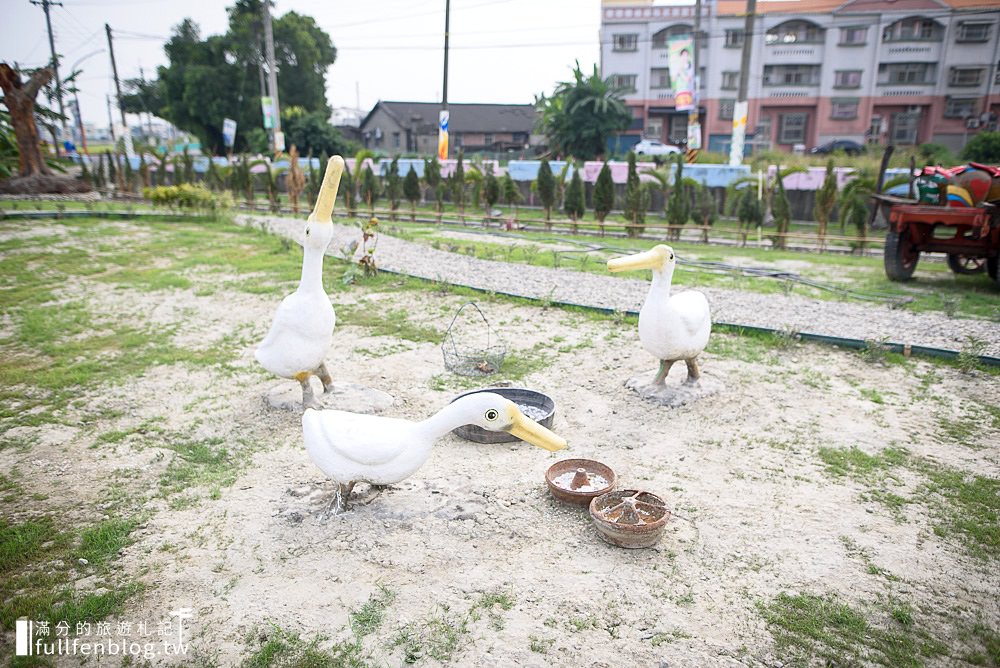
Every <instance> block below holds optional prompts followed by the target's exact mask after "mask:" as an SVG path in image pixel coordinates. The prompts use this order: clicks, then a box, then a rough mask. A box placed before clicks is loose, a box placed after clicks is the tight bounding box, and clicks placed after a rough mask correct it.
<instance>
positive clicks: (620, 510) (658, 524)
mask: <svg viewBox="0 0 1000 668" xmlns="http://www.w3.org/2000/svg"><path fill="white" fill-rule="evenodd" d="M590 517H591V519H593V521H594V526H595V527H597V532H598V533H599V534H600V536H601V538H603V539H604V540H606V541H607V542H609V543H611V544H613V545H618V546H619V547H627V548H639V547H652V546H653V545H656V543H657V541H659V540H660V537H662V536H663V530H664V529H665V528H666V526H667V520H669V519H670V511H669V510H667V504H666V502H665V501H664V500H663V499H661V498H660V497H658V496H656V495H655V494H651V493H650V492H644V491H642V490H636V489H620V490H617V491H614V492H609V493H607V494H602V495H601V496H598V497H595V498H594V500H593V501H591V502H590Z"/></svg>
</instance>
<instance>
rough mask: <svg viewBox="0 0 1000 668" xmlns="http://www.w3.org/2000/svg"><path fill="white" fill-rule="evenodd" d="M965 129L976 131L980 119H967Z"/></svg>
mask: <svg viewBox="0 0 1000 668" xmlns="http://www.w3.org/2000/svg"><path fill="white" fill-rule="evenodd" d="M965 127H967V128H968V129H970V130H975V129H976V128H978V127H979V119H978V118H975V117H972V118H967V119H965Z"/></svg>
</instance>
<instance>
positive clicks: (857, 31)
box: [840, 26, 868, 46]
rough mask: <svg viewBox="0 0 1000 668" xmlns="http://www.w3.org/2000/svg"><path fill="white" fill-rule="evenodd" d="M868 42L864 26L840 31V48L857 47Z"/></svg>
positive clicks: (866, 30) (866, 29)
mask: <svg viewBox="0 0 1000 668" xmlns="http://www.w3.org/2000/svg"><path fill="white" fill-rule="evenodd" d="M867 42H868V28H867V27H866V26H851V27H849V28H841V29H840V46H858V45H860V44H866V43H867Z"/></svg>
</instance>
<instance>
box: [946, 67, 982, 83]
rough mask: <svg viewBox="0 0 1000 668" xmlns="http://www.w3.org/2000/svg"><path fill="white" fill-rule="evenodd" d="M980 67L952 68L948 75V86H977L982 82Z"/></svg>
mask: <svg viewBox="0 0 1000 668" xmlns="http://www.w3.org/2000/svg"><path fill="white" fill-rule="evenodd" d="M983 71H984V70H983V68H981V67H953V68H951V71H950V72H949V73H948V85H949V86H978V85H979V84H981V83H982V82H983Z"/></svg>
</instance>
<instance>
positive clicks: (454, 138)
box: [450, 134, 462, 148]
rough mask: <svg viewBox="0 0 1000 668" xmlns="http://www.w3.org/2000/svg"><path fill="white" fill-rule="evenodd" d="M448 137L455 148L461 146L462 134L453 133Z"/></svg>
mask: <svg viewBox="0 0 1000 668" xmlns="http://www.w3.org/2000/svg"><path fill="white" fill-rule="evenodd" d="M450 138H451V141H452V143H453V144H455V148H461V147H462V135H459V134H453V135H451V137H450Z"/></svg>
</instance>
